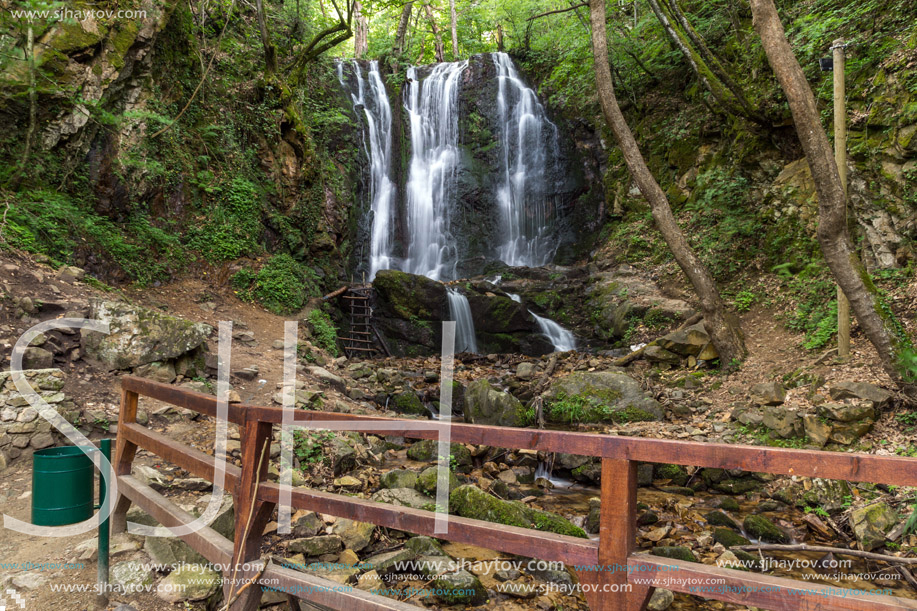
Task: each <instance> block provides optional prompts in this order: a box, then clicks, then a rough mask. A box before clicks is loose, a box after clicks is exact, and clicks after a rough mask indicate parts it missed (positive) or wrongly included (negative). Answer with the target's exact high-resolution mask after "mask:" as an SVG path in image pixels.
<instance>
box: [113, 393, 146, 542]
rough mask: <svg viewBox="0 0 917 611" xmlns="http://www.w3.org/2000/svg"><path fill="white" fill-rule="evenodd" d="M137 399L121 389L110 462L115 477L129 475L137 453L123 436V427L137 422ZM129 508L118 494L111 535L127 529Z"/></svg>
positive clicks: (129, 502)
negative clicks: (113, 457)
mask: <svg viewBox="0 0 917 611" xmlns="http://www.w3.org/2000/svg"><path fill="white" fill-rule="evenodd" d="M139 399H140V397H139V396H138V395H137V393H135V392H133V391H131V390H125V389H123V388H122V389H121V405H120V406H119V409H118V437H117V441H116V442H115V459H114V461H112V468H113V470H114V475H115V477H117V476H119V475H130V474H131V464H132V463H133V462H134V455H135V454H136V453H137V444H135V443H133V442H131V441H128V440H127V437H125V435H124V430H125V428H124V425H125V424H127V423H132V424H133V423H135V422H137V404H138V403H139ZM130 507H131V501H130V499H129V498H127V497H126V496H124V495H123V494H121V493H120V492H119V493H118V499H117V500H116V501H115V504H114V511H112V514H111V533H112V534H115V533H120V532H124V531H125V529H126V528H127V510H128V509H130Z"/></svg>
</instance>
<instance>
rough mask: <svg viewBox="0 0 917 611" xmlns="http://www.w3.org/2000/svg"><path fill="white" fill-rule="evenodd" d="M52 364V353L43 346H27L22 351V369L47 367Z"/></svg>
mask: <svg viewBox="0 0 917 611" xmlns="http://www.w3.org/2000/svg"><path fill="white" fill-rule="evenodd" d="M53 365H54V353H52V352H49V351H48V350H45V349H44V348H37V347H35V346H29V347H28V348H26V349H25V351H23V353H22V368H23V369H48V368H50V367H51V366H53Z"/></svg>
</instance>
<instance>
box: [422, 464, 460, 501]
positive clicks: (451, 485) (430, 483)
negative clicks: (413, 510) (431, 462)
mask: <svg viewBox="0 0 917 611" xmlns="http://www.w3.org/2000/svg"><path fill="white" fill-rule="evenodd" d="M445 471H446V474H447V475H446V477H447V481H448V492H451V491H452V490H454V489H455V488H458V487H459V486H460V485H461V482H460V481H459V479H458V477H456V476H455V473H453V472H452V471H450V470H449V469H448V468H447V469H446V470H445ZM438 484H439V467H427V468H426V469H424V470H423V471H422V472H421V473H420V476H418V477H417V481H416V483H415V484H414V488H416V489H417V490H419V491H420V492H423V493H424V494H428V495H430V496H436V490H437V486H438Z"/></svg>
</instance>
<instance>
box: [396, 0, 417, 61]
mask: <svg viewBox="0 0 917 611" xmlns="http://www.w3.org/2000/svg"><path fill="white" fill-rule="evenodd" d="M413 8H414V3H413V2H408V3H406V4H405V5H404V8H402V9H401V19H399V20H398V30H397V32H395V55H398V56H400V55H401V54H403V53H404V38H405V36H406V35H407V33H408V24H409V23H410V22H411V10H412V9H413Z"/></svg>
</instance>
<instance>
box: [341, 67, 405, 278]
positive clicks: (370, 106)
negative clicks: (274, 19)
mask: <svg viewBox="0 0 917 611" xmlns="http://www.w3.org/2000/svg"><path fill="white" fill-rule="evenodd" d="M352 65H353V71H354V76H355V78H356V86H357V87H356V89H357V91H356V93H353V92H351V94H350V97H351V99H352V100H353V107H354V110H356V111H357V112H359V111H360V110H361V109H362V110H363V113H364V114H365V116H366V131H365V135H364V138H363V148H364V150H365V151H366V156H367V158H368V159H369V167H370V201H371V204H370V210H371V211H372V229H371V234H370V254H369V279H370V280H372V279H373V278H374V277H375V276H376V272H377V271H379V270H380V269H389V268H391V267H392V244H393V239H392V237H393V234H394V225H395V217H394V215H395V206H394V201H395V195H396V188H395V183H394V182H393V181H392V178H391V168H392V139H391V130H392V107H391V104H389V101H388V95H387V94H386V91H385V85H384V84H383V83H382V77H381V75H380V74H379V62H377V61H371V62H370V63H369V70H368V71H367V80H368V83H367V82H366V81H365V80H364V78H363V70H362V68H361V67H360V64H359V62H356V61H353V62H352ZM337 70H338V80H339V81H340V83H341V86H342V87H345V88H346V87H347V85H346V84H345V82H344V64H343V63H338V66H337ZM367 84H368V86H369V88H368V89H369V91H368V93H369V95H368V96H367V95H366V89H367V87H366V86H367ZM367 136H368V138H367ZM367 140H368V142H367Z"/></svg>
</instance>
